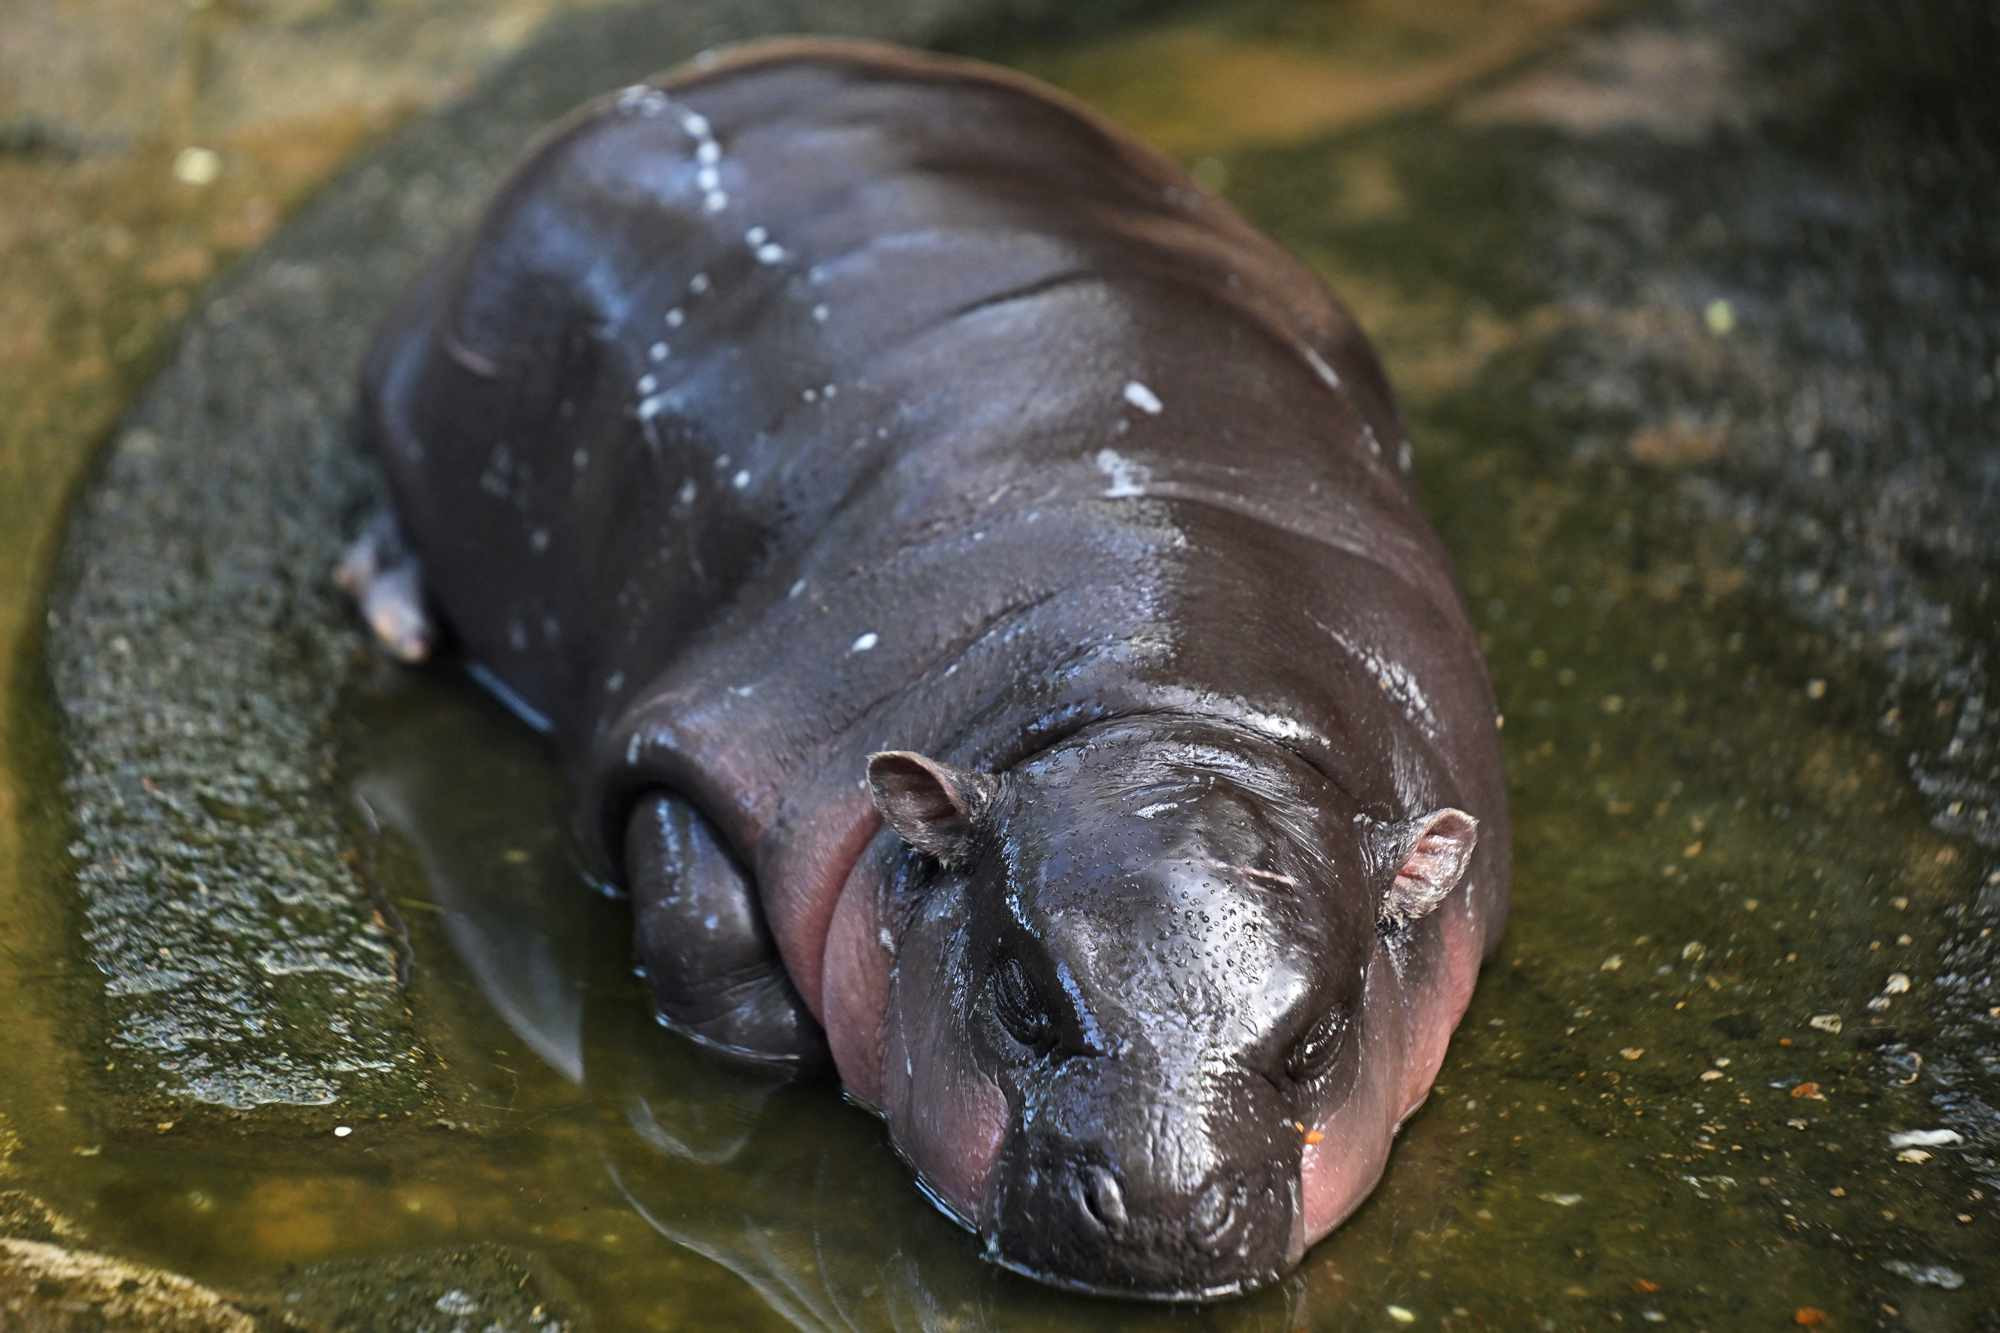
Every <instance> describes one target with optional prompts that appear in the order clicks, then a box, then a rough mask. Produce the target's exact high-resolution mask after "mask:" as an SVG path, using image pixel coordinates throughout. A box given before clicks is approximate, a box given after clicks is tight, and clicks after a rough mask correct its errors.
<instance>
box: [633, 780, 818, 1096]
mask: <svg viewBox="0 0 2000 1333" xmlns="http://www.w3.org/2000/svg"><path fill="white" fill-rule="evenodd" d="M625 875H626V887H627V889H628V890H629V891H630V893H631V896H632V910H633V930H634V935H635V938H636V943H637V946H638V953H639V961H640V963H641V965H642V966H644V968H645V969H646V978H647V981H648V982H649V983H650V984H651V986H652V990H653V1002H654V1004H655V1006H656V1007H657V1008H658V1010H659V1014H660V1019H661V1021H662V1022H664V1023H666V1024H667V1025H668V1026H669V1027H672V1028H674V1029H675V1030H676V1031H679V1032H684V1033H686V1034H687V1035H689V1036H691V1037H693V1038H694V1039H695V1040H696V1041H698V1042H700V1043H701V1044H702V1045H704V1046H709V1047H713V1048H715V1049H717V1050H720V1051H723V1052H725V1053H727V1054H730V1055H733V1056H737V1057H740V1058H743V1059H748V1060H755V1061H759V1062H763V1063H774V1064H793V1065H799V1066H802V1067H803V1066H816V1065H819V1064H821V1063H823V1062H824V1061H825V1059H826V1056H827V1050H826V1038H825V1036H824V1035H823V1034H822V1033H821V1031H820V1027H819V1024H818V1023H817V1022H816V1021H814V1019H813V1016H812V1012H811V1011H810V1010H809V1009H807V1008H806V1004H805V1001H804V1000H802V999H800V998H799V993H798V990H797V989H796V988H795V987H794V986H793V985H792V980H791V977H790V976H789V975H788V974H787V973H786V971H785V966H784V963H783V962H782V961H781V960H780V959H779V957H778V950H777V946H776V945H775V944H773V943H772V940H771V932H770V931H769V930H768V929H766V927H765V925H764V914H763V911H762V910H761V909H760V907H759V906H758V903H757V895H756V890H755V888H754V886H753V885H752V884H751V882H750V879H749V877H748V876H746V875H745V874H744V873H743V871H742V870H741V869H740V868H739V867H738V866H737V864H736V862H735V860H734V859H733V858H732V857H731V856H730V854H729V851H728V849H727V848H725V847H724V846H723V844H722V841H721V839H720V838H718V837H717V836H716V833H715V830H714V829H713V828H712V827H710V825H709V822H708V821H707V820H706V819H704V818H703V817H702V815H701V813H700V811H698V810H696V809H695V808H694V806H693V805H691V804H689V803H688V802H687V801H684V800H682V799H680V798H679V797H677V796H673V795H670V794H668V793H665V792H653V793H649V794H648V795H647V796H645V797H644V798H642V799H641V800H640V802H639V804H638V805H637V807H636V808H634V810H633V812H632V818H631V822H630V823H628V824H627V825H626V826H625Z"/></svg>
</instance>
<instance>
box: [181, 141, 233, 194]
mask: <svg viewBox="0 0 2000 1333" xmlns="http://www.w3.org/2000/svg"><path fill="white" fill-rule="evenodd" d="M221 174H222V155H221V154H220V153H218V152H216V151H215V150H214V149H213V148H183V149H181V150H180V152H178V153H175V154H174V179H175V180H177V181H179V182H180V183H181V184H183V185H213V184H215V179H216V177H218V176H220V175H221Z"/></svg>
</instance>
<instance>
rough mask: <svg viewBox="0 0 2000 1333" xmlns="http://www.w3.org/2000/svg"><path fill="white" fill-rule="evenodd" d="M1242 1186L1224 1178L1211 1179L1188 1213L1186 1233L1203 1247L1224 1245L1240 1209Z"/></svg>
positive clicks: (1215, 1248)
mask: <svg viewBox="0 0 2000 1333" xmlns="http://www.w3.org/2000/svg"><path fill="white" fill-rule="evenodd" d="M1242 1204H1243V1187H1242V1185H1241V1184H1240V1183H1239V1182H1237V1181H1234V1180H1230V1179H1227V1178H1224V1179H1220V1180H1212V1181H1210V1182H1209V1184H1208V1188H1207V1189H1205V1190H1203V1191H1202V1192H1201V1197H1200V1198H1198V1199H1196V1200H1195V1205H1194V1210H1193V1211H1192V1212H1191V1213H1190V1214H1189V1215H1188V1235H1189V1237H1190V1238H1191V1239H1192V1240H1193V1241H1194V1243H1195V1244H1197V1245H1199V1246H1201V1247H1202V1248H1203V1249H1205V1250H1210V1251H1214V1250H1220V1249H1222V1248H1224V1247H1225V1246H1227V1245H1228V1244H1229V1242H1230V1239H1231V1237H1232V1236H1234V1234H1235V1232H1236V1230H1237V1222H1238V1220H1239V1219H1240V1218H1241V1216H1242V1213H1243V1208H1242Z"/></svg>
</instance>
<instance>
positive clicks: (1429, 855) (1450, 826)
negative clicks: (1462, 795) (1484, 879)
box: [1381, 806, 1479, 926]
mask: <svg viewBox="0 0 2000 1333" xmlns="http://www.w3.org/2000/svg"><path fill="white" fill-rule="evenodd" d="M1399 831H1400V834H1401V836H1400V838H1399V839H1398V843H1397V854H1396V855H1394V856H1393V857H1392V861H1393V864H1395V865H1396V867H1397V869H1396V878H1395V880H1394V881H1393V882H1392V883H1391V884H1390V885H1389V889H1388V892H1386V893H1384V894H1383V895H1382V912H1381V920H1382V923H1383V924H1384V925H1395V926H1401V925H1407V924H1409V923H1410V922H1412V921H1416V920H1418V919H1420V918H1422V917H1425V916H1428V915H1430V913H1431V912H1433V911H1434V910H1436V908H1437V906H1438V904H1439V903H1442V902H1443V901H1444V900H1445V899H1446V898H1448V897H1450V896H1451V891H1452V890H1453V889H1455V888H1457V887H1458V886H1459V883H1460V882H1461V881H1462V880H1464V878H1465V869H1466V867H1467V866H1469V865H1470V864H1472V849H1473V847H1474V846H1475V845H1477V843H1478V841H1479V821H1478V820H1476V819H1474V818H1473V817H1472V816H1471V815H1468V814H1466V813H1465V811H1463V810H1454V809H1452V808H1451V807H1450V806H1446V807H1444V808H1443V809H1441V810H1433V811H1431V812H1430V813H1429V814H1427V815H1419V816H1418V817H1417V818H1415V819H1412V820H1408V821H1406V822H1404V823H1403V824H1402V825H1401V826H1400V829H1399Z"/></svg>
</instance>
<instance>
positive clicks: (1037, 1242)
mask: <svg viewBox="0 0 2000 1333" xmlns="http://www.w3.org/2000/svg"><path fill="white" fill-rule="evenodd" d="M1020 1148H1021V1151H1017V1152H1013V1153H1009V1154H1008V1159H1007V1160H1005V1161H1003V1163H1002V1171H1003V1178H1002V1180H1001V1181H1000V1182H999V1190H998V1194H997V1197H996V1200H995V1204H996V1206H995V1207H994V1209H993V1213H992V1222H991V1224H990V1225H989V1226H988V1228H987V1229H986V1232H987V1237H986V1239H987V1246H988V1250H989V1254H990V1256H991V1257H992V1258H993V1259H995V1260H996V1261H998V1262H999V1263H1001V1264H1003V1265H1005V1266H1006V1267H1009V1268H1012V1269H1015V1270H1017V1271H1019V1272H1023V1273H1026V1274H1028V1275H1029V1276H1032V1277H1036V1278H1039V1279H1041V1280H1043V1281H1046V1282H1053V1283H1057V1284H1059V1285H1062V1286H1067V1287H1072V1288H1076V1289H1079V1290H1084V1291H1091V1292H1099V1293H1104V1294H1110V1295H1123V1296H1132V1297H1138V1298H1142V1299H1151V1300H1194V1299H1201V1298H1206V1297H1213V1296H1221V1295H1228V1294H1231V1293H1234V1292H1239V1291H1248V1290H1250V1289H1252V1288H1254V1287H1258V1286H1262V1285H1264V1284H1265V1283H1267V1282H1270V1281H1272V1280H1274V1279H1276V1278H1277V1277H1279V1276H1280V1275H1281V1274H1282V1273H1283V1272H1284V1271H1285V1270H1286V1269H1287V1268H1289V1267H1290V1265H1291V1263H1292V1261H1293V1260H1294V1259H1295V1258H1296V1254H1295V1250H1296V1248H1297V1237H1296V1233H1297V1228H1296V1226H1295V1225H1294V1223H1295V1218H1296V1213H1297V1208H1296V1200H1295V1197H1294V1196H1295V1188H1294V1186H1295V1180H1296V1167H1295V1166H1294V1168H1293V1171H1292V1173H1291V1176H1290V1178H1288V1177H1287V1174H1286V1171H1285V1169H1284V1167H1283V1166H1282V1165H1281V1164H1275V1163H1274V1164H1270V1165H1268V1166H1265V1165H1260V1166H1257V1167H1251V1168H1245V1167H1242V1166H1238V1165H1233V1164H1229V1165H1222V1166H1218V1167H1216V1168H1215V1169H1213V1170H1211V1171H1209V1172H1208V1173H1207V1174H1206V1175H1203V1176H1201V1177H1199V1178H1197V1179H1195V1180H1192V1181H1190V1182H1188V1183H1185V1184H1183V1183H1180V1182H1178V1181H1175V1180H1173V1179H1170V1178H1168V1177H1169V1175H1170V1173H1167V1172H1164V1171H1161V1170H1157V1169H1148V1168H1145V1167H1142V1166H1139V1165H1138V1164H1136V1163H1121V1162H1117V1161H1114V1160H1112V1159H1110V1158H1109V1157H1108V1156H1107V1155H1106V1154H1104V1153H1103V1152H1102V1151H1101V1150H1098V1149H1095V1148H1089V1147H1082V1146H1079V1145H1074V1144H1071V1143H1067V1142H1064V1141H1062V1140H1051V1139H1048V1138H1040V1139H1039V1140H1038V1141H1030V1142H1028V1143H1024V1144H1021V1145H1020Z"/></svg>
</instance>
